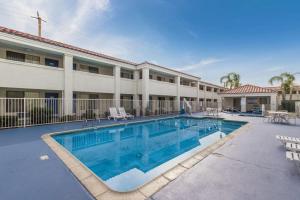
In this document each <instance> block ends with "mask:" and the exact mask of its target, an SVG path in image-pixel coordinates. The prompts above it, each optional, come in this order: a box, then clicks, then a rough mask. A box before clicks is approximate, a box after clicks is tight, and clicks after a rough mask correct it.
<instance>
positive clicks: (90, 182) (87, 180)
mask: <svg viewBox="0 0 300 200" xmlns="http://www.w3.org/2000/svg"><path fill="white" fill-rule="evenodd" d="M174 117H178V116H172V117H166V118H158V119H150V120H149V119H148V120H141V121H134V122H128V121H127V123H117V124H109V125H102V126H95V127H88V128H82V129H74V130H67V131H60V132H53V133H47V134H44V135H42V136H41V138H42V140H43V141H44V142H45V143H46V144H47V145H48V146H49V147H50V148H51V149H52V150H53V151H54V153H55V154H56V155H57V156H58V157H59V158H60V159H61V160H62V162H63V163H64V164H65V165H66V166H67V168H68V169H69V170H70V171H71V172H72V174H73V175H74V176H75V177H76V178H77V180H78V181H79V182H80V183H81V184H82V185H83V186H84V187H85V188H86V189H87V191H88V192H89V193H90V194H91V195H92V196H93V197H94V198H95V199H138V200H139V199H147V198H149V197H151V196H152V195H153V194H154V193H156V192H158V191H159V190H160V189H162V188H163V187H164V186H166V185H167V184H169V183H170V182H171V181H173V180H175V179H176V178H178V177H179V176H180V175H181V174H182V173H184V172H185V171H186V170H188V169H190V168H192V167H193V166H194V165H196V164H197V163H199V162H200V161H201V160H203V159H204V158H205V157H207V156H208V155H210V154H212V153H213V152H214V151H215V150H216V149H218V148H219V147H221V146H223V145H224V144H225V143H226V142H228V141H229V140H231V139H233V138H234V137H236V136H237V135H239V134H240V133H241V132H243V131H245V130H247V129H249V128H250V126H251V124H250V123H249V122H247V123H246V124H244V125H243V126H242V127H240V128H239V129H237V130H235V131H233V132H232V133H230V134H229V135H228V136H226V137H224V138H222V139H220V140H218V141H217V142H215V143H213V144H211V145H209V146H207V147H205V148H204V149H199V150H198V151H196V152H195V153H194V154H193V155H191V156H190V157H189V158H187V159H186V160H184V161H182V162H180V163H179V164H177V165H175V166H174V167H173V168H171V169H170V170H168V171H166V172H164V173H163V174H161V175H159V176H158V177H156V178H155V179H153V180H151V181H149V182H147V183H145V184H144V185H141V186H140V187H138V188H137V189H135V190H133V191H130V192H118V191H114V190H112V189H110V188H109V187H108V186H107V185H106V184H105V183H104V182H103V181H102V180H101V178H99V177H98V176H97V175H96V174H95V173H94V172H92V171H91V170H90V169H89V168H88V167H86V166H85V165H84V164H83V163H82V162H81V161H79V160H78V159H77V158H76V157H75V156H74V155H73V154H72V153H70V152H69V151H68V150H67V149H65V148H64V147H63V146H62V145H60V144H59V143H58V142H57V141H56V140H55V139H54V138H53V137H52V136H53V135H59V134H66V133H70V132H76V131H83V130H93V129H97V128H107V127H112V126H120V125H126V124H135V123H141V122H150V121H155V120H159V119H168V118H174ZM184 117H189V116H184ZM190 118H198V119H199V118H201V119H202V118H207V117H196V116H190ZM208 118H209V117H208ZM219 119H224V118H219ZM224 120H226V119H224ZM226 121H239V122H246V121H242V120H226Z"/></svg>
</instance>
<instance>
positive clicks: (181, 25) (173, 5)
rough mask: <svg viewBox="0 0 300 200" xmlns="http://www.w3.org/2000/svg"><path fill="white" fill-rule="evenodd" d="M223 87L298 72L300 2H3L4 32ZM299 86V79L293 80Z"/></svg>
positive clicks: (1, 19)
mask: <svg viewBox="0 0 300 200" xmlns="http://www.w3.org/2000/svg"><path fill="white" fill-rule="evenodd" d="M37 10H38V11H39V13H40V15H41V16H42V18H44V19H45V20H46V21H47V22H46V23H43V30H42V31H43V33H42V34H43V37H47V38H50V39H53V40H58V41H61V42H64V43H68V44H73V45H76V46H79V47H82V48H87V49H90V50H94V51H97V52H101V53H104V54H107V55H111V56H116V57H119V58H123V59H126V60H130V61H134V62H137V63H140V62H144V61H149V62H152V63H155V64H159V65H162V66H166V67H170V68H173V69H176V70H180V71H183V72H186V73H190V74H192V75H197V76H200V77H201V78H202V80H204V81H208V82H212V83H215V84H220V77H221V76H223V75H226V74H227V73H229V72H236V73H239V74H240V76H241V82H242V84H256V85H260V86H270V85H269V84H268V80H269V79H270V77H272V76H274V75H279V74H280V73H282V72H290V73H295V72H300V59H299V58H300V12H299V10H300V1H298V0H189V1H186V0H169V1H167V0H64V1H62V0H51V1H49V0H0V26H5V27H8V28H13V29H17V30H20V31H24V32H28V33H31V34H36V33H37V22H36V20H34V19H33V18H31V16H33V15H36V11H37ZM296 79H297V82H298V83H300V75H296Z"/></svg>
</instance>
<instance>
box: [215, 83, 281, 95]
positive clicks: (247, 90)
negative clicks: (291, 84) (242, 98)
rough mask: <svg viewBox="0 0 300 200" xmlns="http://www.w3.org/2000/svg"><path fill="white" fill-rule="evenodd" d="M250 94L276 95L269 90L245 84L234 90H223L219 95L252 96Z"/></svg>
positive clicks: (273, 91)
mask: <svg viewBox="0 0 300 200" xmlns="http://www.w3.org/2000/svg"><path fill="white" fill-rule="evenodd" d="M252 93H276V91H275V90H273V89H270V88H265V87H259V86H256V85H249V84H247V85H243V86H240V87H237V88H234V89H229V90H225V91H224V92H221V93H220V94H252Z"/></svg>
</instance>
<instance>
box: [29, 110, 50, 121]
mask: <svg viewBox="0 0 300 200" xmlns="http://www.w3.org/2000/svg"><path fill="white" fill-rule="evenodd" d="M29 115H30V121H31V123H32V124H44V123H51V122H52V119H53V117H54V113H53V111H52V109H49V108H41V107H35V108H33V109H32V110H31V111H30V112H29Z"/></svg>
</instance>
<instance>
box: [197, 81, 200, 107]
mask: <svg viewBox="0 0 300 200" xmlns="http://www.w3.org/2000/svg"><path fill="white" fill-rule="evenodd" d="M199 85H200V83H199V81H197V83H196V86H197V101H196V111H197V112H199V111H200V101H199V99H200V88H199Z"/></svg>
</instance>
